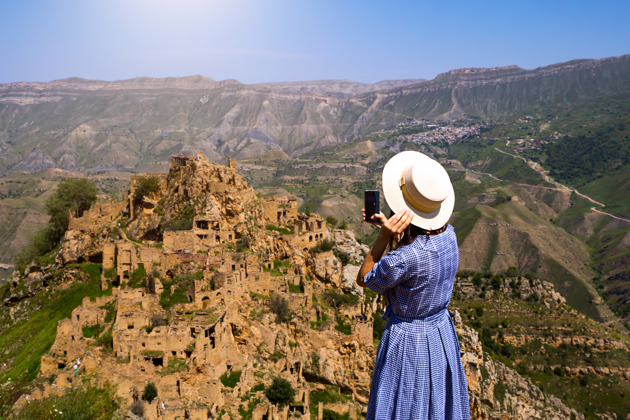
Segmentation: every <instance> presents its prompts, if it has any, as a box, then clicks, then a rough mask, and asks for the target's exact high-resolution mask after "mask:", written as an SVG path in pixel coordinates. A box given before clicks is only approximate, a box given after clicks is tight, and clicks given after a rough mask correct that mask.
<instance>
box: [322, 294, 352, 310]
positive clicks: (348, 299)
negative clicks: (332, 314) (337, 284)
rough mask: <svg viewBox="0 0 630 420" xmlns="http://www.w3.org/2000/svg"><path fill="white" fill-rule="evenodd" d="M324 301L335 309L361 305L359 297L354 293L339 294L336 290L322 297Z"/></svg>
mask: <svg viewBox="0 0 630 420" xmlns="http://www.w3.org/2000/svg"><path fill="white" fill-rule="evenodd" d="M322 297H323V298H324V301H325V302H326V303H327V304H328V305H330V306H332V307H335V308H339V307H341V306H354V305H357V304H358V303H359V300H360V299H359V296H357V295H353V294H352V293H339V292H337V291H335V290H327V291H326V292H324V294H323V295H322Z"/></svg>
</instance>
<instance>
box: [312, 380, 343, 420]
mask: <svg viewBox="0 0 630 420" xmlns="http://www.w3.org/2000/svg"><path fill="white" fill-rule="evenodd" d="M351 401H352V397H351V396H349V395H344V394H341V393H339V392H337V391H336V390H335V389H334V388H333V387H331V386H326V387H325V388H324V389H323V390H318V389H315V390H312V391H311V393H310V405H309V410H310V412H311V418H316V417H317V408H318V407H319V403H320V402H322V403H324V404H336V403H349V402H351Z"/></svg>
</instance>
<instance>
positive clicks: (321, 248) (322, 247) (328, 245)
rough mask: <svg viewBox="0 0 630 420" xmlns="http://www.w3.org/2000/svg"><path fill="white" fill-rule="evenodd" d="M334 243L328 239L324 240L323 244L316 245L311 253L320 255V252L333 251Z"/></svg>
mask: <svg viewBox="0 0 630 420" xmlns="http://www.w3.org/2000/svg"><path fill="white" fill-rule="evenodd" d="M334 245H335V244H334V243H333V242H332V241H330V240H328V239H324V240H323V241H322V243H320V244H319V245H315V246H314V247H313V248H311V252H313V253H315V254H318V253H320V252H327V251H330V250H332V249H333V247H334Z"/></svg>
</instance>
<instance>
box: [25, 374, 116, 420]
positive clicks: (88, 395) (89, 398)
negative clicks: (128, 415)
mask: <svg viewBox="0 0 630 420" xmlns="http://www.w3.org/2000/svg"><path fill="white" fill-rule="evenodd" d="M120 403H121V401H120V398H118V397H116V390H115V389H114V388H113V387H111V386H109V387H106V388H96V387H95V386H93V385H92V384H90V383H87V384H80V385H78V386H73V387H71V388H68V389H66V390H65V391H64V393H63V395H60V396H57V395H54V394H53V395H51V396H49V397H45V398H42V399H37V400H29V401H27V402H26V404H24V406H22V408H20V410H18V411H17V412H15V413H14V415H15V418H18V419H103V420H106V419H111V418H113V417H114V414H115V413H116V412H117V411H118V410H119V409H120Z"/></svg>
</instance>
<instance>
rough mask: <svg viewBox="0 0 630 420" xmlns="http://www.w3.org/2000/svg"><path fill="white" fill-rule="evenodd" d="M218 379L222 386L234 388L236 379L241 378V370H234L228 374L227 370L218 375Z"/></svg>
mask: <svg viewBox="0 0 630 420" xmlns="http://www.w3.org/2000/svg"><path fill="white" fill-rule="evenodd" d="M219 379H220V380H221V383H222V384H223V386H226V387H228V388H234V387H235V386H236V384H237V383H238V381H240V380H241V371H240V370H235V371H232V372H230V374H229V375H228V373H227V372H225V373H224V374H223V375H221V376H220V377H219Z"/></svg>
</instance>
